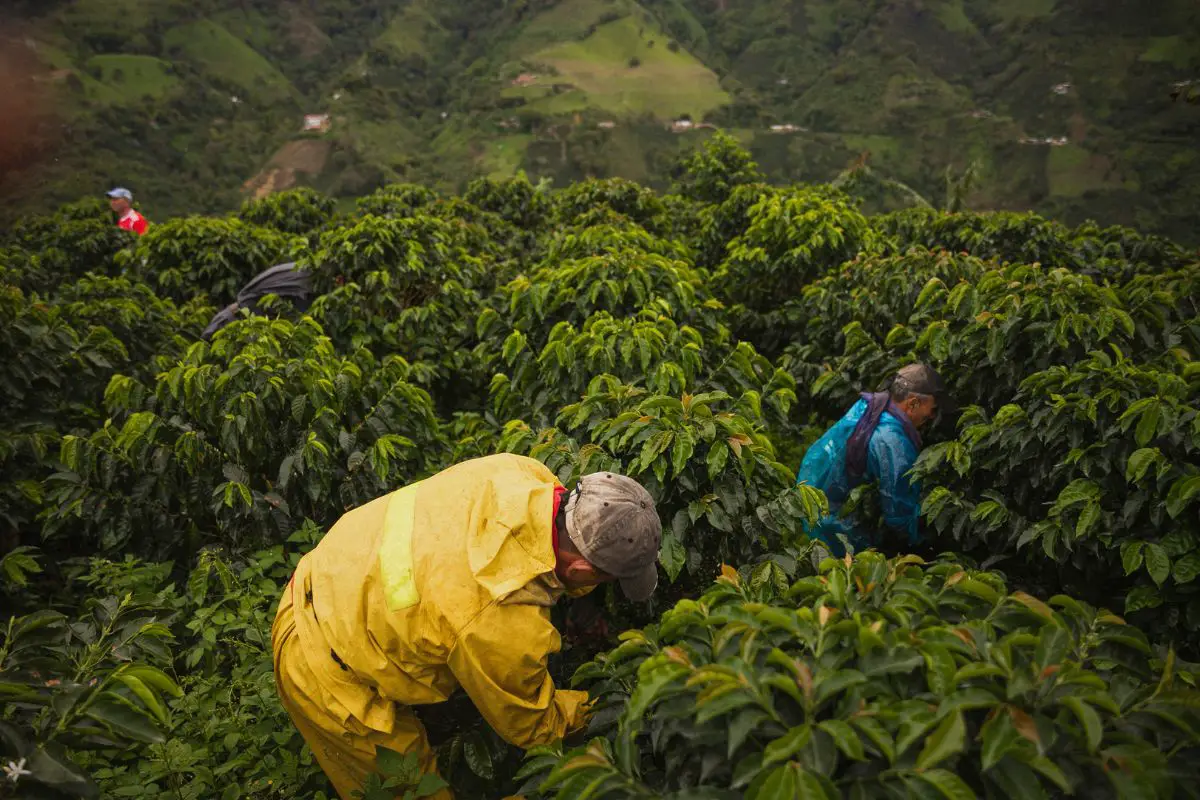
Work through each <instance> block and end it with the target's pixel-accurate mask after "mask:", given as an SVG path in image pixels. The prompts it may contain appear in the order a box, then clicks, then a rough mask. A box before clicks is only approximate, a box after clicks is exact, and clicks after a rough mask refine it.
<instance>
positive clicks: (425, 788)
mask: <svg viewBox="0 0 1200 800" xmlns="http://www.w3.org/2000/svg"><path fill="white" fill-rule="evenodd" d="M449 786H450V784H448V783H446V782H445V781H444V780H442V778H441V777H440V776H439V775H437V774H435V773H432V772H426V773H425V774H424V775H422V776H421V780H420V782H419V783H417V791H416V795H417V797H432V796H433V795H435V794H437V793H438V792H440V791H442V790H443V789H446V788H449Z"/></svg>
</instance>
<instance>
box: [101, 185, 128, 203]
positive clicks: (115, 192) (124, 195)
mask: <svg viewBox="0 0 1200 800" xmlns="http://www.w3.org/2000/svg"><path fill="white" fill-rule="evenodd" d="M105 194H107V195H108V196H109V197H113V198H116V197H119V198H121V199H122V200H128V201H130V202H133V192H131V191H129V190H128V189H123V188H121V187H120V186H118V187H117V188H116V189H110V190H108V191H107V192H105Z"/></svg>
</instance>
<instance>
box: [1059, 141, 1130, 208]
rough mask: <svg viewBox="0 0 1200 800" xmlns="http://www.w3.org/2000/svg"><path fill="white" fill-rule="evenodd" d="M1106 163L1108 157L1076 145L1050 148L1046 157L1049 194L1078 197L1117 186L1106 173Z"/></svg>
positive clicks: (1107, 165)
mask: <svg viewBox="0 0 1200 800" xmlns="http://www.w3.org/2000/svg"><path fill="white" fill-rule="evenodd" d="M1108 167H1109V164H1108V160H1107V159H1105V158H1103V157H1101V156H1096V155H1093V154H1091V153H1089V152H1088V151H1087V150H1085V149H1083V148H1082V147H1079V146H1078V145H1073V144H1069V145H1066V146H1063V147H1054V148H1051V149H1050V155H1049V158H1048V159H1047V160H1046V180H1047V181H1048V183H1049V185H1050V194H1051V195H1054V196H1056V197H1079V196H1080V195H1082V194H1083V193H1084V192H1088V191H1092V190H1102V189H1112V188H1117V187H1118V186H1119V185H1120V184H1119V183H1118V182H1117V181H1116V180H1115V179H1113V178H1112V177H1110V176H1109V175H1108V174H1107V173H1108Z"/></svg>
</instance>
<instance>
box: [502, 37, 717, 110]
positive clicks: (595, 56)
mask: <svg viewBox="0 0 1200 800" xmlns="http://www.w3.org/2000/svg"><path fill="white" fill-rule="evenodd" d="M668 40H669V39H668V37H667V35H666V34H664V33H663V32H662V30H661V29H659V28H658V26H657V25H656V24H654V23H653V22H651V21H648V20H645V19H643V18H640V17H638V16H627V17H622V18H621V19H618V20H615V21H613V22H608V23H606V24H604V25H601V26H600V27H599V28H597V29H596V31H595V33H593V34H592V35H591V36H588V37H587V38H586V39H583V40H574V41H566V42H560V43H559V44H556V45H552V46H550V47H547V48H546V49H544V50H541V51H540V52H538V53H536V54H534V55H532V56H530V57H528V60H531V61H534V62H536V63H540V64H546V65H548V66H551V67H553V68H554V69H555V70H556V71H557V72H558V75H557V76H556V77H553V78H549V77H547V78H544V80H545V81H547V82H554V83H566V84H570V85H572V86H573V87H575V89H576V90H577V92H569V93H564V94H558V95H546V94H545V89H544V88H540V87H536V86H534V87H529V89H522V90H516V92H517V93H519V92H529V95H528V96H529V97H530V98H531V102H530V104H529V105H530V107H531V108H535V109H537V110H539V111H542V112H543V113H563V112H570V111H573V110H579V109H582V108H594V109H600V110H603V111H607V112H610V113H613V114H642V113H646V112H649V113H651V114H654V115H655V116H657V117H659V118H660V119H669V118H672V117H678V116H680V115H682V114H690V115H691V116H692V117H693V118H695V119H700V118H702V117H703V116H704V115H705V114H706V113H707V112H709V111H712V110H713V109H715V108H718V107H720V106H722V105H724V104H726V103H727V102H728V101H729V95H728V94H726V92H725V91H724V90H723V89H722V88H721V86H720V83H719V81H718V79H717V76H716V74H715V73H713V72H712V70H710V69H708V68H707V67H705V66H704V65H703V64H701V63H700V62H699V61H697V60H696V59H695V58H694V57H693V56H692V55H691V54H689V53H687V52H686V51H684V50H683V49H679V50H678V51H677V52H673V51H672V50H670V49H669V48H668V47H667V43H668ZM508 92H509V93H510V94H511V93H514V90H513V89H509V90H508Z"/></svg>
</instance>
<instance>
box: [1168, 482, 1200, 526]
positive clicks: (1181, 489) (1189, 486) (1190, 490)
mask: <svg viewBox="0 0 1200 800" xmlns="http://www.w3.org/2000/svg"><path fill="white" fill-rule="evenodd" d="M1197 493H1200V475H1185V476H1184V477H1182V478H1178V479H1177V480H1176V481H1175V482H1174V483H1172V484H1171V488H1170V490H1169V491H1168V492H1167V513H1168V514H1169V515H1170V516H1171V519H1175V518H1176V517H1178V516H1179V515H1180V514H1182V513H1183V509H1184V508H1186V507H1187V505H1188V503H1190V502H1192V499H1193V498H1194V497H1195V496H1196V495H1197Z"/></svg>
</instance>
